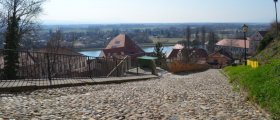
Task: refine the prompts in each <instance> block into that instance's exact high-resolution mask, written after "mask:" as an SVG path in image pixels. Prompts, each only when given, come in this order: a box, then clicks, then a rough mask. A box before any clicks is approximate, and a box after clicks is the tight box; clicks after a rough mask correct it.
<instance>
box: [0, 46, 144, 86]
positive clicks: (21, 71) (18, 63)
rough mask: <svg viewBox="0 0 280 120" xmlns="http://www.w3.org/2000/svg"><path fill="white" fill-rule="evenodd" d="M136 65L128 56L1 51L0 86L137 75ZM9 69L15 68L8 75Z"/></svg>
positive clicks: (49, 83) (133, 59) (135, 61)
mask: <svg viewBox="0 0 280 120" xmlns="http://www.w3.org/2000/svg"><path fill="white" fill-rule="evenodd" d="M7 54H10V56H11V54H12V56H13V57H14V58H15V59H16V58H17V59H16V60H12V61H13V63H9V62H8V60H7ZM15 56H16V57H15ZM10 64H12V65H10ZM137 65H138V62H137V60H136V59H135V58H131V57H129V56H126V57H119V58H96V57H89V56H84V55H81V54H78V53H75V54H70V53H68V54H57V53H47V52H34V51H14V50H4V49H0V87H1V86H4V84H5V82H7V81H8V82H11V81H14V82H19V81H25V82H26V81H31V82H34V81H37V82H39V83H40V82H42V81H44V82H42V84H48V85H52V84H53V83H54V82H55V81H56V82H57V81H58V80H62V81H63V80H64V81H65V80H73V79H75V80H77V79H92V80H93V79H94V78H102V77H112V76H115V77H121V76H128V75H129V74H133V73H134V74H139V71H138V66H137ZM10 66H12V67H14V68H13V69H14V70H15V72H16V73H14V74H10V73H9V72H11V71H9V69H10V68H9V67H10ZM133 69H134V71H133ZM46 81H48V83H46ZM9 84H10V83H9ZM6 85H7V84H6ZM8 86H9V85H7V87H8Z"/></svg>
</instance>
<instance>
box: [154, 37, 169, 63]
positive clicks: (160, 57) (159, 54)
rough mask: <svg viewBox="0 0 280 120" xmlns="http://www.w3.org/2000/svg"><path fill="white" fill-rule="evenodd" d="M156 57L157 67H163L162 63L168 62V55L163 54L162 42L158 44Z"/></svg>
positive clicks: (155, 50) (155, 49) (155, 51)
mask: <svg viewBox="0 0 280 120" xmlns="http://www.w3.org/2000/svg"><path fill="white" fill-rule="evenodd" d="M154 53H155V56H156V57H157V58H158V60H157V65H160V66H161V65H163V64H162V63H163V62H164V61H165V60H166V54H165V53H164V52H163V45H162V43H161V42H157V43H156V46H155V48H154Z"/></svg>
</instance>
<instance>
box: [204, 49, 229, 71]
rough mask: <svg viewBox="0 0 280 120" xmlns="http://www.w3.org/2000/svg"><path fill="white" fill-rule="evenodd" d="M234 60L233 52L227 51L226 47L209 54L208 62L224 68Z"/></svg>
mask: <svg viewBox="0 0 280 120" xmlns="http://www.w3.org/2000/svg"><path fill="white" fill-rule="evenodd" d="M233 60H234V59H233V57H232V55H231V53H229V52H227V51H226V50H225V49H220V50H218V51H216V52H214V53H212V54H210V55H209V56H208V60H207V63H208V64H210V65H212V66H216V67H218V68H222V67H225V66H228V65H230V64H231V63H232V62H233Z"/></svg>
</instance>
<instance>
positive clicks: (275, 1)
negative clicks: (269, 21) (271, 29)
mask: <svg viewBox="0 0 280 120" xmlns="http://www.w3.org/2000/svg"><path fill="white" fill-rule="evenodd" d="M273 1H274V4H275V14H276V36H278V29H279V28H278V15H277V4H276V3H277V2H278V0H273Z"/></svg>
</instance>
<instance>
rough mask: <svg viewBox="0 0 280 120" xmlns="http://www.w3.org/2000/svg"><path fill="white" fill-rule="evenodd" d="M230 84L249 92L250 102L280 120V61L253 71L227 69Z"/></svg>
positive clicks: (246, 67) (271, 62) (274, 61)
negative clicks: (235, 84)
mask: <svg viewBox="0 0 280 120" xmlns="http://www.w3.org/2000/svg"><path fill="white" fill-rule="evenodd" d="M224 71H225V72H226V73H227V74H228V76H229V77H230V82H234V83H237V84H239V85H240V87H242V88H243V89H245V90H246V91H247V92H248V97H249V100H251V101H253V102H256V103H257V104H259V105H260V106H261V107H262V108H264V109H266V110H268V111H269V112H270V113H271V115H272V118H273V119H276V120H279V119H280V60H272V61H270V62H269V63H268V64H265V65H262V66H260V67H259V68H256V69H253V68H251V67H248V66H236V67H232V66H231V67H226V68H224Z"/></svg>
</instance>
